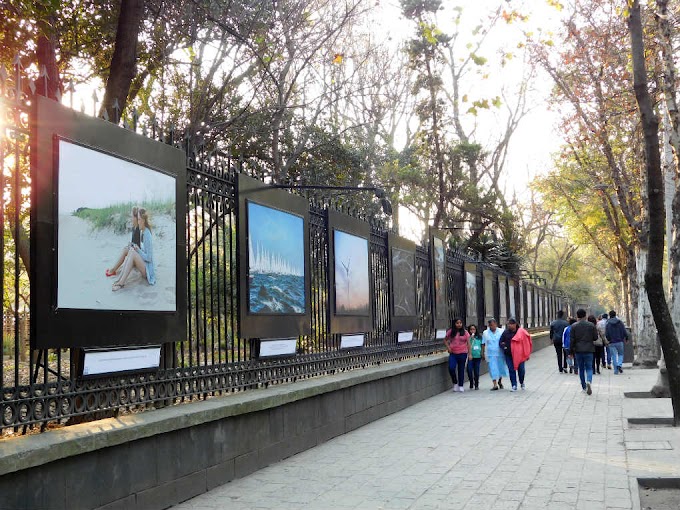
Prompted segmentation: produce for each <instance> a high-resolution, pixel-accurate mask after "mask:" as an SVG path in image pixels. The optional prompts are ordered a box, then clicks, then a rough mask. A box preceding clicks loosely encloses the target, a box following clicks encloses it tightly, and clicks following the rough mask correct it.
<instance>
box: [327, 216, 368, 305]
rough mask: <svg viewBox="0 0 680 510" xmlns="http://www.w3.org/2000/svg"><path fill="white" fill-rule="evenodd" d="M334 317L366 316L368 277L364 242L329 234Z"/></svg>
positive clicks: (337, 232)
mask: <svg viewBox="0 0 680 510" xmlns="http://www.w3.org/2000/svg"><path fill="white" fill-rule="evenodd" d="M333 260H334V261H335V263H334V267H333V271H334V273H335V285H334V293H335V313H336V315H368V314H369V313H370V310H371V302H370V301H371V293H370V289H369V286H370V280H369V277H368V274H369V271H368V239H366V238H364V237H361V236H356V235H354V234H350V233H349V232H344V231H343V230H339V229H334V230H333Z"/></svg>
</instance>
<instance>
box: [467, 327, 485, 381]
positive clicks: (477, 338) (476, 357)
mask: <svg viewBox="0 0 680 510" xmlns="http://www.w3.org/2000/svg"><path fill="white" fill-rule="evenodd" d="M468 333H470V357H469V358H468V360H467V373H468V380H469V381H470V389H472V388H474V389H475V390H478V389H479V366H480V365H481V364H482V357H483V356H484V344H483V343H482V334H481V333H480V332H479V331H477V326H476V325H474V324H470V325H469V326H468Z"/></svg>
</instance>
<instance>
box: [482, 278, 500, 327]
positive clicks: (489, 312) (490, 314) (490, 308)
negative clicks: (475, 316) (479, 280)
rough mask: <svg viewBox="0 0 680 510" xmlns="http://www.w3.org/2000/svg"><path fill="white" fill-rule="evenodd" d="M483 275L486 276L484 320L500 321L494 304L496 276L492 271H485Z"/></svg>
mask: <svg viewBox="0 0 680 510" xmlns="http://www.w3.org/2000/svg"><path fill="white" fill-rule="evenodd" d="M482 274H483V275H484V314H485V317H484V318H485V319H486V320H487V321H488V320H489V319H496V320H499V318H498V317H496V314H495V310H494V302H493V279H494V278H495V274H494V272H493V271H491V270H490V269H484V271H483V273H482Z"/></svg>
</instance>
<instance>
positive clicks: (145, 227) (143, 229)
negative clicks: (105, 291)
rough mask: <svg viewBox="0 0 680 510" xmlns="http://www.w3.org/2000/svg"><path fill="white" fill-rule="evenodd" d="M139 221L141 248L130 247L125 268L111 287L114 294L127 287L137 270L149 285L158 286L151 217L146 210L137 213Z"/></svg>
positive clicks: (124, 263)
mask: <svg viewBox="0 0 680 510" xmlns="http://www.w3.org/2000/svg"><path fill="white" fill-rule="evenodd" d="M137 221H138V223H139V232H140V244H139V246H138V245H136V244H133V245H132V246H130V249H129V250H128V254H127V257H125V262H123V268H122V269H121V271H120V278H118V280H116V282H115V283H114V284H113V287H111V290H113V291H114V292H115V291H118V290H120V289H122V288H123V287H124V286H125V284H126V283H127V281H128V278H129V277H130V273H132V270H133V269H137V271H139V272H140V273H141V275H142V277H143V278H145V279H146V281H147V283H148V284H149V285H155V284H156V272H155V271H154V262H153V235H152V234H151V225H150V224H149V215H148V214H147V212H146V209H143V208H141V207H140V208H139V210H138V211H137Z"/></svg>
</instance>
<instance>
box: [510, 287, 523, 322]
mask: <svg viewBox="0 0 680 510" xmlns="http://www.w3.org/2000/svg"><path fill="white" fill-rule="evenodd" d="M516 288H517V286H516V284H515V280H513V279H509V280H508V296H509V297H510V301H509V306H510V317H512V318H513V319H516V320H517V321H518V322H520V323H521V322H522V320H521V317H519V313H518V311H517V307H516V306H515V289H516Z"/></svg>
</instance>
